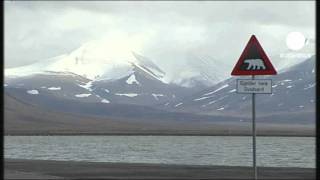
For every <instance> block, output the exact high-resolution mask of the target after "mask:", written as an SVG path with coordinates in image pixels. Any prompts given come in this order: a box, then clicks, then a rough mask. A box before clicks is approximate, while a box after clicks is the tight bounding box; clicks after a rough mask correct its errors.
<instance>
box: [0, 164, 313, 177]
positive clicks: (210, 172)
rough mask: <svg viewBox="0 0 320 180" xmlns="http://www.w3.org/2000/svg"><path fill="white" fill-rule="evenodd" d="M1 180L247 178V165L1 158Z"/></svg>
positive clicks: (292, 173) (280, 173)
mask: <svg viewBox="0 0 320 180" xmlns="http://www.w3.org/2000/svg"><path fill="white" fill-rule="evenodd" d="M4 167H5V172H4V175H5V179H184V180H189V179H251V178H252V168H251V167H236V166H199V165H166V164H133V163H98V162H74V161H51V160H50V161H49V160H25V159H5V162H4ZM258 179H290V180H291V179H315V168H279V167H258Z"/></svg>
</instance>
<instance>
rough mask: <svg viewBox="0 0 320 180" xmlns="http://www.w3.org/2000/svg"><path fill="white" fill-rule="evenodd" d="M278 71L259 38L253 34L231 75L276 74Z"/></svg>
mask: <svg viewBox="0 0 320 180" xmlns="http://www.w3.org/2000/svg"><path fill="white" fill-rule="evenodd" d="M275 74H277V71H276V70H275V69H274V67H273V65H272V64H271V62H270V60H269V58H268V56H267V55H266V53H265V52H264V50H263V49H262V47H261V45H260V43H259V42H258V40H257V38H256V37H255V36H254V35H252V36H251V38H250V40H249V42H248V44H247V45H246V47H245V48H244V50H243V52H242V54H241V56H240V58H239V60H238V62H237V64H236V65H235V67H234V68H233V70H232V72H231V75H239V76H241V75H275Z"/></svg>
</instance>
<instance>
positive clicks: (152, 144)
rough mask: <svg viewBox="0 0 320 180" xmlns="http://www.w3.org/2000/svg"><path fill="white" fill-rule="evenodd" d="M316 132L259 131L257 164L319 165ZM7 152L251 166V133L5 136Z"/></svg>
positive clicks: (60, 157) (49, 157) (39, 157)
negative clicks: (261, 133) (265, 133)
mask: <svg viewBox="0 0 320 180" xmlns="http://www.w3.org/2000/svg"><path fill="white" fill-rule="evenodd" d="M315 153H316V151H315V138H314V137H257V165H258V166H264V167H305V168H307V167H308V168H315ZM4 156H5V158H16V159H34V160H62V161H88V162H125V163H156V164H159V163H161V164H184V165H226V166H252V137H250V136H5V138H4Z"/></svg>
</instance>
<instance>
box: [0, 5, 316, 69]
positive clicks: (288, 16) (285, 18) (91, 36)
mask: <svg viewBox="0 0 320 180" xmlns="http://www.w3.org/2000/svg"><path fill="white" fill-rule="evenodd" d="M314 28H315V3H314V2H312V1H303V2H302V1H301V2H296V1H293V2H285V1H281V2H274V1H272V2H271V1H270V2H268V1H266V2H255V1H245V2H238V1H232V2H228V1H217V2H216V1H184V2H179V1H176V2H168V1H156V2H152V1H135V2H125V1H119V2H115V1H94V2H91V1H90V2H89V1H59V2H54V1H42V2H37V1H5V42H4V43H5V66H6V67H14V66H20V65H25V64H30V63H32V62H35V61H38V60H42V59H46V58H50V57H53V56H57V55H60V54H64V53H68V52H70V51H72V50H74V49H76V48H78V47H80V46H81V45H82V44H84V43H86V42H88V41H91V40H99V39H106V42H109V43H111V44H112V43H114V42H116V41H118V40H117V38H115V37H119V36H121V38H120V39H121V41H122V42H125V41H126V38H127V39H128V42H129V41H130V42H131V45H130V46H132V48H133V49H134V50H137V51H139V53H143V54H144V55H146V56H148V57H150V58H152V59H154V60H156V61H159V63H160V64H162V65H163V66H174V64H175V63H177V62H178V61H179V62H180V61H183V60H184V59H185V56H186V55H187V54H188V53H197V52H198V53H208V54H210V56H212V57H215V58H218V59H221V60H223V61H226V62H227V63H228V62H230V63H232V62H233V61H236V58H237V57H238V56H239V55H240V53H241V51H242V49H243V48H244V45H245V43H246V42H247V41H248V39H249V37H250V35H251V34H256V35H257V37H258V39H259V40H261V41H262V43H263V47H264V48H265V49H266V50H267V52H268V53H279V52H281V51H282V50H284V49H286V47H285V37H286V35H287V33H288V32H291V31H300V32H302V33H304V34H305V36H306V37H307V38H311V39H312V38H314V37H315V32H314ZM108 37H110V41H108ZM112 37H113V38H112ZM118 39H119V38H118ZM133 42H135V43H133ZM129 44H130V43H129ZM126 46H127V45H126Z"/></svg>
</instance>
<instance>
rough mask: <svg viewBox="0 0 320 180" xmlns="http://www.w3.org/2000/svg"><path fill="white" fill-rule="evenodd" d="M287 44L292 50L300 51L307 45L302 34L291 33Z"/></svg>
mask: <svg viewBox="0 0 320 180" xmlns="http://www.w3.org/2000/svg"><path fill="white" fill-rule="evenodd" d="M286 43H287V46H288V48H289V49H291V50H295V51H297V50H300V49H301V48H303V46H304V45H305V43H306V38H305V37H304V35H303V34H302V33H301V32H290V33H289V34H288V35H287V39H286Z"/></svg>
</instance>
